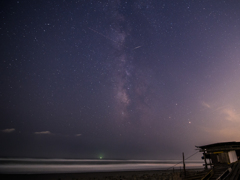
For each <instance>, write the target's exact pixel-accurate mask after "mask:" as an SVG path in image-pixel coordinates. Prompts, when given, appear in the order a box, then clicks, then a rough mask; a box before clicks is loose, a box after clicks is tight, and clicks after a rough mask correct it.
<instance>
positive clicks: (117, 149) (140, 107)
mask: <svg viewBox="0 0 240 180" xmlns="http://www.w3.org/2000/svg"><path fill="white" fill-rule="evenodd" d="M239 9H240V2H239V1H238V0H232V1H223V0H213V1H209V0H194V1H193V0H184V1H179V0H134V1H123V0H116V1H97V0H94V1H93V0H92V1H91V0H86V1H84V0H79V1H74V0H69V1H68V0H63V1H59V0H51V1H26V0H19V1H17V0H16V1H8V0H4V1H2V2H1V6H0V18H1V23H0V38H1V46H0V48H1V51H0V52H1V60H0V78H1V86H0V106H1V111H0V115H1V116H0V117H1V121H0V130H1V132H0V142H1V144H2V148H0V157H49V158H55V157H58V158H98V157H99V156H103V157H104V158H111V159H117V158H124V159H181V155H182V152H185V154H186V156H188V155H190V154H192V153H194V152H195V145H205V144H209V143H216V142H223V141H239V140H240V139H239V135H240V133H239V132H240V131H239V129H240V123H239V121H240V10H239ZM199 154H200V153H199ZM200 156H201V154H200V155H199V157H200ZM197 159H198V157H197Z"/></svg>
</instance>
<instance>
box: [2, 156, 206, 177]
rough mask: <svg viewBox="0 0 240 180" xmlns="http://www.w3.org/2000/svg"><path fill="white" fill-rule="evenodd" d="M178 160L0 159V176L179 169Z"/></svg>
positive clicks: (192, 165) (192, 164)
mask: <svg viewBox="0 0 240 180" xmlns="http://www.w3.org/2000/svg"><path fill="white" fill-rule="evenodd" d="M185 164H186V168H190V169H193V168H202V167H203V161H201V160H200V161H198V160H187V161H186V162H185ZM182 166H183V164H182V162H181V161H180V160H104V159H97V160H93V159H9V158H1V159H0V173H1V174H9V173H10V174H36V173H38V174H44V173H83V172H110V171H142V170H168V169H173V168H174V169H181V168H182Z"/></svg>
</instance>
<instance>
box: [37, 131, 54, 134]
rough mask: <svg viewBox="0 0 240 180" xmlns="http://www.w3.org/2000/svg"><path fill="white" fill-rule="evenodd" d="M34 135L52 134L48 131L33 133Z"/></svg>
mask: <svg viewBox="0 0 240 180" xmlns="http://www.w3.org/2000/svg"><path fill="white" fill-rule="evenodd" d="M34 134H52V133H51V132H50V131H40V132H35V133H34Z"/></svg>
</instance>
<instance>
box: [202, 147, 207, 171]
mask: <svg viewBox="0 0 240 180" xmlns="http://www.w3.org/2000/svg"><path fill="white" fill-rule="evenodd" d="M205 152H206V151H205V150H204V152H203V157H204V162H205V169H207V160H206V155H205Z"/></svg>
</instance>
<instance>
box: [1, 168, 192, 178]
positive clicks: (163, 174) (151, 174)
mask: <svg viewBox="0 0 240 180" xmlns="http://www.w3.org/2000/svg"><path fill="white" fill-rule="evenodd" d="M188 171H197V170H188ZM182 177H183V172H180V171H179V170H178V171H174V172H173V170H171V171H170V170H157V171H126V172H98V173H95V172H94V173H61V174H8V175H6V174H0V179H18V180H21V179H23V180H43V179H44V180H98V179H99V180H181V179H182Z"/></svg>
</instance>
